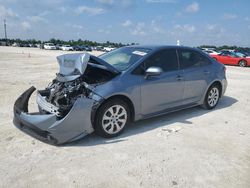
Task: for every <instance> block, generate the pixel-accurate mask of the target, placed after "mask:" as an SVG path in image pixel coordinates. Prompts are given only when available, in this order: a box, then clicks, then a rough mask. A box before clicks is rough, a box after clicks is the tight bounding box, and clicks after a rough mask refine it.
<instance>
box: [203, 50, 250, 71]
mask: <svg viewBox="0 0 250 188" xmlns="http://www.w3.org/2000/svg"><path fill="white" fill-rule="evenodd" d="M202 50H203V51H204V52H206V53H207V54H209V55H210V56H211V57H213V58H214V59H215V60H217V61H218V62H220V63H222V64H225V65H237V66H240V67H247V66H250V54H249V52H242V51H241V52H239V51H235V50H231V49H224V50H221V51H216V50H215V49H202Z"/></svg>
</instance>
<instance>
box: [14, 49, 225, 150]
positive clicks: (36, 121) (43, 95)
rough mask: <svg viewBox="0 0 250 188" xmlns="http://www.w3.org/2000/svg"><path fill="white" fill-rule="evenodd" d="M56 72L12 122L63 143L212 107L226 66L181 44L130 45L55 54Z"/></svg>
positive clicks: (22, 103) (20, 105) (22, 101)
mask: <svg viewBox="0 0 250 188" xmlns="http://www.w3.org/2000/svg"><path fill="white" fill-rule="evenodd" d="M57 61H58V64H59V71H58V73H57V74H56V77H55V79H54V80H52V82H51V83H50V84H49V85H48V86H47V87H46V88H45V89H42V90H37V92H36V102H37V105H38V111H37V112H35V113H31V112H29V110H28V102H29V98H30V96H31V95H32V93H33V92H34V91H35V90H36V88H35V87H34V86H32V87H31V88H29V89H27V90H26V91H25V92H24V93H23V94H22V95H21V96H20V97H19V98H18V99H17V100H16V102H15V104H14V124H15V125H16V127H18V128H19V129H21V130H22V131H24V132H26V133H28V134H30V135H32V136H33V137H35V138H37V139H39V140H42V141H44V142H48V143H51V144H55V145H59V144H63V143H67V142H72V141H74V140H77V139H80V138H82V137H84V136H86V135H88V134H91V133H92V132H96V134H98V135H100V136H103V137H106V138H111V137H115V136H118V135H119V134H121V133H122V131H123V130H124V129H125V127H126V126H127V125H128V124H129V123H130V122H131V121H137V120H140V119H146V118H150V117H154V116H157V115H162V114H165V113H169V112H173V111H177V110H180V109H184V108H190V107H193V106H197V105H202V106H203V107H204V108H206V109H213V108H214V107H215V106H216V105H217V104H218V101H219V99H220V98H221V97H222V96H223V94H224V92H225V90H226V87H227V80H226V75H225V70H226V69H225V66H224V65H222V64H220V63H218V62H217V61H216V60H214V59H213V58H211V57H210V56H208V55H207V54H205V53H204V52H202V51H200V50H198V49H195V48H189V47H182V46H128V47H122V48H119V49H116V50H114V51H111V52H108V53H105V54H103V55H101V56H99V57H96V56H93V55H90V54H88V53H77V54H66V55H61V56H58V57H57Z"/></svg>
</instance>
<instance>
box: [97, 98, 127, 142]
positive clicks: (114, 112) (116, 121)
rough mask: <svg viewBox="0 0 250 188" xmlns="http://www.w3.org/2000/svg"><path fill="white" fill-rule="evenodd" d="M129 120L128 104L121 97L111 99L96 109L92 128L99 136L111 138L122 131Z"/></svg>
mask: <svg viewBox="0 0 250 188" xmlns="http://www.w3.org/2000/svg"><path fill="white" fill-rule="evenodd" d="M130 120H131V113H130V110H129V106H128V104H126V103H125V102H124V101H123V100H121V99H111V100H110V101H107V102H105V103H104V104H103V105H101V106H100V108H99V109H98V111H97V113H96V118H95V122H94V129H95V132H96V134H98V135H99V136H102V137H104V138H113V137H116V136H118V135H120V134H121V133H122V132H123V130H124V129H125V127H126V126H127V124H128V123H129V122H130Z"/></svg>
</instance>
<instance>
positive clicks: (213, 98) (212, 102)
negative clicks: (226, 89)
mask: <svg viewBox="0 0 250 188" xmlns="http://www.w3.org/2000/svg"><path fill="white" fill-rule="evenodd" d="M219 99H220V89H219V86H218V85H217V84H214V85H212V86H211V87H210V88H209V89H208V91H207V94H206V96H205V99H204V103H203V105H202V106H203V108H205V109H208V110H210V109H213V108H214V107H215V106H216V105H217V104H218V102H219Z"/></svg>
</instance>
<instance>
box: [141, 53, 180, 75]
mask: <svg viewBox="0 0 250 188" xmlns="http://www.w3.org/2000/svg"><path fill="white" fill-rule="evenodd" d="M144 63H145V66H146V67H145V68H146V69H147V68H149V67H160V68H162V70H163V71H164V72H167V71H174V70H177V69H178V60H177V55H176V50H175V49H166V50H161V51H158V52H156V53H155V54H153V55H152V56H151V57H149V58H148V59H147V60H146V61H145V62H144Z"/></svg>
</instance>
